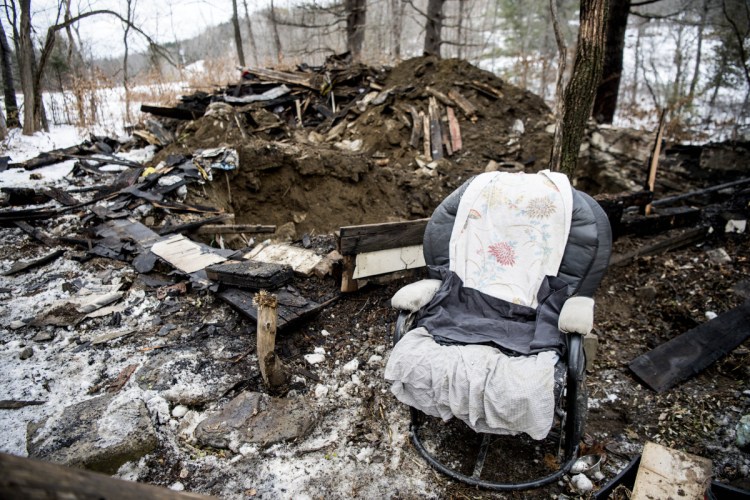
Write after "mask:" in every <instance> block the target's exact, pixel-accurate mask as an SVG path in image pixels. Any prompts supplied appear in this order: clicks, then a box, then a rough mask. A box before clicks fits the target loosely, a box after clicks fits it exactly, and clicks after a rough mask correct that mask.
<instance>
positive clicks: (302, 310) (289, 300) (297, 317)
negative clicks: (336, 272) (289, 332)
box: [217, 288, 328, 330]
mask: <svg viewBox="0 0 750 500" xmlns="http://www.w3.org/2000/svg"><path fill="white" fill-rule="evenodd" d="M275 295H276V299H277V301H278V307H277V309H276V311H277V314H278V320H277V324H276V327H277V328H278V330H283V329H285V328H287V327H288V326H290V325H294V324H295V323H298V322H299V321H302V320H303V319H305V318H308V317H310V316H312V315H314V314H316V313H318V312H319V311H320V310H321V309H323V308H324V307H326V306H327V305H328V302H324V303H322V304H318V303H317V302H315V301H313V300H309V299H306V298H305V297H302V296H301V295H295V294H293V293H291V292H289V291H288V290H285V289H282V290H279V291H278V292H276V294H275ZM217 296H218V297H219V298H221V299H222V300H223V301H225V302H226V303H228V304H229V305H231V306H232V307H234V308H235V309H237V310H238V311H239V312H240V313H241V314H243V315H244V316H246V317H247V318H249V319H250V320H252V321H253V322H257V321H258V308H257V306H256V305H255V304H254V303H253V296H254V293H253V292H249V291H246V290H240V289H239V288H227V289H226V290H222V291H220V292H218V293H217Z"/></svg>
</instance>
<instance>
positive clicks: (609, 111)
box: [593, 0, 630, 123]
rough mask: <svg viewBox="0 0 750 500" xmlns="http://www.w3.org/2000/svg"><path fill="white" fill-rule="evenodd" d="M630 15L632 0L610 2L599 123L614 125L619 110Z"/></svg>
mask: <svg viewBox="0 0 750 500" xmlns="http://www.w3.org/2000/svg"><path fill="white" fill-rule="evenodd" d="M629 14H630V0H610V3H609V14H608V16H607V41H606V49H605V52H604V68H603V75H604V77H603V78H602V81H601V82H600V83H599V87H598V88H597V90H596V99H595V100H594V111H593V114H594V118H595V119H596V121H598V122H599V123H612V120H613V119H614V117H615V111H616V110H617V96H618V94H619V90H620V80H621V79H622V58H623V52H624V50H625V31H626V29H627V26H628V15H629Z"/></svg>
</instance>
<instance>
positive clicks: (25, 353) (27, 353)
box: [18, 347, 34, 360]
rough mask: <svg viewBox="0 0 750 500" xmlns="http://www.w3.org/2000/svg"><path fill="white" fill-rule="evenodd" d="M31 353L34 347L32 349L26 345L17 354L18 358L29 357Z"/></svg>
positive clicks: (32, 353)
mask: <svg viewBox="0 0 750 500" xmlns="http://www.w3.org/2000/svg"><path fill="white" fill-rule="evenodd" d="M33 355H34V349H32V348H31V347H26V348H25V349H24V350H23V351H21V354H19V355H18V359H21V360H24V359H29V358H30V357H31V356H33Z"/></svg>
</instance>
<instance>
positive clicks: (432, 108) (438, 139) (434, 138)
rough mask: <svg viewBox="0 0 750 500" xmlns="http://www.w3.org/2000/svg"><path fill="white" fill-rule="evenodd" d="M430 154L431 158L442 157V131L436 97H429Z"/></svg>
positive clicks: (437, 158)
mask: <svg viewBox="0 0 750 500" xmlns="http://www.w3.org/2000/svg"><path fill="white" fill-rule="evenodd" d="M429 113H430V156H432V159H433V160H439V159H441V158H442V157H443V133H442V131H441V127H440V108H439V107H438V103H437V99H435V98H434V97H430V104H429Z"/></svg>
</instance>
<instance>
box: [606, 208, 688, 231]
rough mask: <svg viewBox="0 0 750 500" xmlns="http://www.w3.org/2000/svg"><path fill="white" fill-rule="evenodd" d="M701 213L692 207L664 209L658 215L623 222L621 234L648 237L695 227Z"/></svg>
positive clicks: (620, 227)
mask: <svg viewBox="0 0 750 500" xmlns="http://www.w3.org/2000/svg"><path fill="white" fill-rule="evenodd" d="M700 217H701V211H700V210H699V209H697V208H692V207H674V208H667V209H662V210H661V211H660V213H659V214H657V215H648V216H639V217H634V218H633V219H631V220H626V221H621V224H620V226H619V234H635V235H647V234H653V233H658V232H661V231H666V230H668V229H677V228H680V227H689V226H695V225H696V224H698V223H699V222H700Z"/></svg>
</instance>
